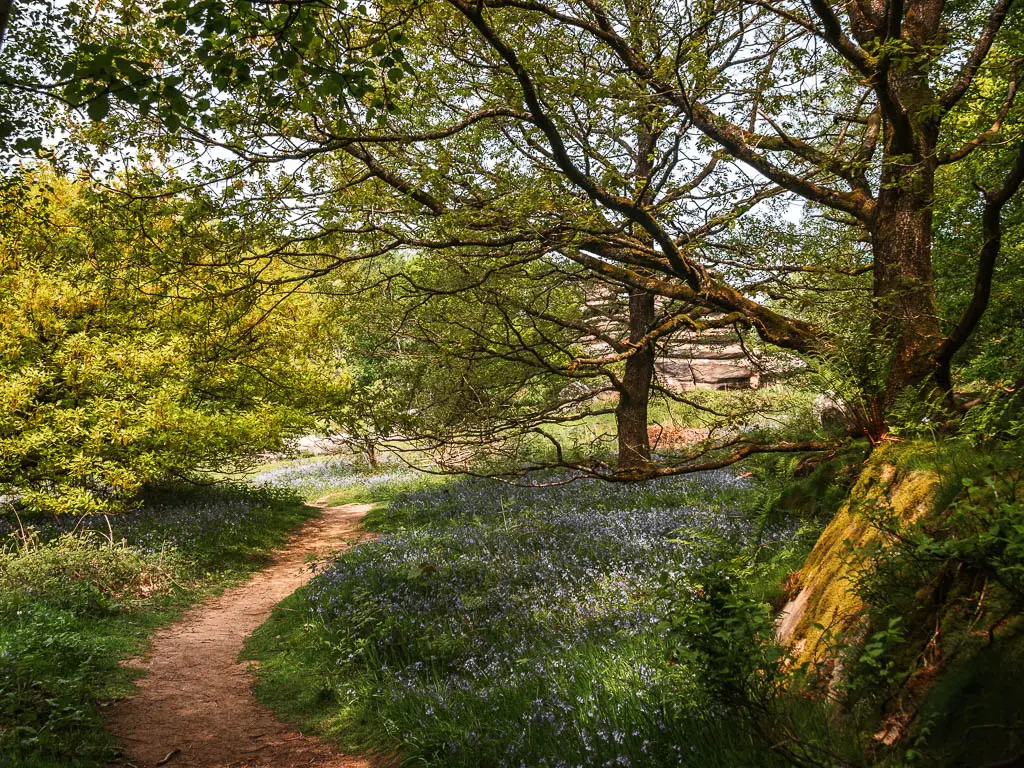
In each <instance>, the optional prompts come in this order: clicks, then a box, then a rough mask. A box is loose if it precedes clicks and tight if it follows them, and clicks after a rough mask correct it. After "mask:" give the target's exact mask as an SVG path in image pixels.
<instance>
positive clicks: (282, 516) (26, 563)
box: [0, 486, 315, 768]
mask: <svg viewBox="0 0 1024 768" xmlns="http://www.w3.org/2000/svg"><path fill="white" fill-rule="evenodd" d="M313 514H315V510H313V509H311V508H309V507H306V506H305V505H303V504H302V503H300V502H299V500H298V499H297V498H296V497H295V496H293V495H288V494H286V493H282V492H277V491H269V490H253V489H251V488H247V487H243V486H215V487H211V488H196V487H193V486H188V487H175V488H164V489H161V490H157V491H152V492H150V493H149V495H148V496H147V498H146V499H145V500H144V503H143V505H142V507H141V508H140V509H138V510H136V511H134V512H130V513H126V514H123V515H119V516H114V517H110V518H109V519H107V518H103V517H99V518H86V519H57V520H52V519H50V520H32V519H29V520H22V521H20V522H19V521H17V520H6V519H5V520H3V521H0V523H2V524H3V525H4V526H5V527H6V529H7V530H6V533H5V535H6V539H5V540H4V543H3V548H2V550H0V764H2V765H4V766H5V768H6V766H51V765H52V766H82V767H83V768H91V767H92V766H101V765H106V764H108V763H109V762H110V760H111V759H112V758H113V757H114V756H115V752H114V747H113V744H111V742H110V739H109V736H108V735H107V733H106V732H105V731H104V729H103V723H102V718H101V715H100V710H101V707H102V702H103V701H105V700H109V699H111V698H113V697H116V696H122V695H126V694H127V693H129V692H130V690H131V687H132V682H131V681H132V673H131V671H130V670H128V669H125V668H124V667H121V666H120V665H119V664H118V662H119V660H121V659H123V658H126V657H129V656H131V655H134V654H137V653H139V652H140V651H141V650H142V649H143V648H144V645H145V640H146V638H147V637H148V635H149V633H150V632H151V631H152V630H153V629H155V628H156V627H158V626H160V625H162V624H164V623H167V622H169V621H171V620H173V619H174V618H175V617H177V616H178V615H180V612H181V611H182V610H183V609H184V608H185V607H187V606H188V605H190V604H192V603H194V602H195V601H197V600H199V599H201V598H202V597H204V596H206V595H208V594H211V593H212V592H214V591H217V590H219V589H222V588H223V587H225V586H227V585H229V584H232V583H235V582H237V581H239V580H240V579H241V578H243V577H244V576H245V575H246V574H247V573H249V572H251V571H252V570H253V569H255V568H258V567H260V566H261V565H262V564H263V563H264V562H266V560H267V559H268V558H269V556H270V553H271V551H272V550H273V549H274V548H275V547H277V546H279V545H280V544H282V543H283V542H284V541H285V540H286V537H287V535H288V532H289V531H290V530H292V529H294V528H295V527H296V526H297V525H299V524H300V523H301V522H303V521H304V520H306V519H308V518H309V517H310V516H312V515H313Z"/></svg>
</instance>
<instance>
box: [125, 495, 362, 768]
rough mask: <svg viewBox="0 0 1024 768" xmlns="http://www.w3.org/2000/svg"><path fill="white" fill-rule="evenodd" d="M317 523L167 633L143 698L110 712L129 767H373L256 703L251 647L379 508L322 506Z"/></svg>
mask: <svg viewBox="0 0 1024 768" xmlns="http://www.w3.org/2000/svg"><path fill="white" fill-rule="evenodd" d="M316 506H321V508H322V509H323V515H322V516H321V517H319V518H318V519H316V520H312V521H310V522H309V523H307V524H306V525H305V526H303V527H302V529H301V530H300V531H299V532H298V533H297V534H296V535H295V536H294V537H293V538H292V540H291V541H290V542H289V543H288V544H287V545H286V547H285V548H284V549H283V550H281V551H280V552H279V553H278V555H277V557H276V558H275V559H274V561H273V563H272V564H271V565H270V566H268V567H267V568H265V569H264V570H262V571H260V572H258V573H257V574H255V575H254V576H253V577H252V578H250V579H249V580H248V581H247V582H245V583H244V584H240V585H239V586H237V587H234V588H232V589H229V590H226V591H225V592H224V593H223V594H221V595H219V596H218V597H216V598H213V599H211V600H208V601H206V602H203V603H202V604H200V605H198V606H196V607H195V608H193V609H192V610H190V611H189V612H188V613H186V614H185V616H184V618H183V619H182V620H181V621H180V622H178V623H177V624H174V625H173V626H170V627H167V628H165V629H162V630H160V631H159V632H157V633H156V634H155V635H154V636H153V639H152V647H151V650H150V653H149V655H148V656H147V657H146V658H143V659H136V660H134V661H133V662H132V665H133V666H135V667H137V668H139V669H141V670H143V671H144V673H145V676H144V677H143V678H142V679H140V680H139V692H138V693H137V694H136V695H134V696H132V697H131V698H127V699H123V700H121V701H119V702H116V703H115V704H114V705H113V706H111V707H110V709H109V710H108V713H109V714H108V720H107V726H108V728H109V729H110V731H111V732H112V733H113V734H114V736H115V737H117V739H118V741H119V742H120V744H121V745H122V747H123V748H124V751H125V756H124V758H123V759H122V760H121V761H120V762H119V763H117V765H120V766H136V767H137V768H153V767H154V766H158V765H167V766H168V768H186V766H188V767H189V768H229V767H230V768H298V767H299V766H316V767H317V768H373V766H374V765H375V762H374V760H373V759H372V758H369V757H365V756H360V757H350V756H345V755H341V754H339V753H338V752H337V751H335V750H334V749H332V748H331V747H328V746H327V745H325V744H322V743H320V742H319V741H316V740H315V739H313V738H311V737H308V736H304V735H302V734H300V733H296V732H294V731H292V730H291V729H290V728H289V727H288V726H286V725H284V724H282V723H280V722H278V721H277V720H276V719H275V718H274V715H273V714H272V713H271V712H269V711H268V710H266V709H264V708H263V707H262V706H260V705H259V704H258V703H257V702H256V700H255V699H254V698H253V696H252V692H251V690H250V686H251V683H252V680H251V678H250V676H249V675H248V673H247V672H246V665H245V664H244V663H242V664H239V663H238V655H239V653H241V650H242V644H243V643H244V642H245V639H246V638H247V637H248V636H249V635H250V634H252V632H253V631H254V630H255V629H256V628H257V627H258V626H259V625H260V624H262V623H263V622H264V621H265V620H266V618H267V617H268V616H269V615H270V611H271V609H272V608H273V607H274V606H275V605H276V604H277V603H279V602H280V601H281V600H283V599H284V598H285V597H287V596H288V595H290V594H291V593H292V592H294V591H295V590H296V589H298V588H299V587H300V586H302V585H303V584H304V583H306V582H307V581H308V580H309V578H310V576H311V575H312V574H311V572H310V568H309V564H308V559H309V557H310V556H314V557H315V556H317V555H327V554H329V553H330V552H332V551H335V550H337V549H340V548H342V547H344V546H345V545H346V543H347V542H353V541H356V540H358V539H361V538H366V537H367V536H368V534H366V533H364V532H363V531H362V530H361V529H360V526H359V524H360V521H361V520H362V518H363V515H365V514H366V513H367V512H368V511H369V510H370V509H371V508H372V506H373V505H371V504H346V505H344V506H339V507H329V506H325V505H320V504H317V505H316Z"/></svg>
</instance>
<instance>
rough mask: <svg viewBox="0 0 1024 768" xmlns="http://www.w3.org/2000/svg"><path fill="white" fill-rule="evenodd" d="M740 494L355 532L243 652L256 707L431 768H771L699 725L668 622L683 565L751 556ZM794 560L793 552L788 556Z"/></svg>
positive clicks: (721, 477) (711, 476) (717, 725)
mask: <svg viewBox="0 0 1024 768" xmlns="http://www.w3.org/2000/svg"><path fill="white" fill-rule="evenodd" d="M750 493H751V486H750V484H749V483H747V482H744V481H742V480H737V479H736V478H735V476H733V475H731V474H728V473H724V472H719V473H708V474H705V475H701V476H697V477H690V478H682V479H671V480H664V481H657V482H652V483H645V484H641V485H634V486H628V487H622V486H614V485H610V484H602V483H599V482H593V481H588V482H576V483H572V484H569V485H564V486H556V487H549V488H514V487H510V486H507V485H504V484H501V483H498V482H495V481H490V482H488V481H473V480H460V481H456V482H453V483H450V484H448V485H446V486H444V487H440V488H429V489H425V490H421V491H418V492H413V493H407V494H404V495H399V496H398V497H396V498H395V499H394V501H392V503H391V505H390V507H389V508H388V509H387V510H378V511H377V512H375V513H371V516H369V517H368V519H367V523H368V525H370V526H372V527H375V528H376V529H377V530H379V531H381V532H382V533H383V535H382V536H381V537H380V538H379V539H378V540H377V541H375V542H368V543H363V544H360V545H358V546H356V547H354V548H353V549H352V550H350V551H349V552H348V553H347V554H345V555H343V556H341V557H339V558H338V559H337V560H335V561H334V562H333V563H331V564H330V565H329V566H328V567H327V568H326V569H325V570H324V571H323V572H322V573H321V574H320V575H319V576H318V577H317V578H315V579H314V581H313V582H311V583H310V584H309V585H308V586H307V587H306V588H304V589H302V590H300V591H299V592H298V593H296V594H295V595H293V596H292V597H290V598H289V599H287V600H286V601H285V602H284V603H283V604H282V605H281V606H280V607H279V609H278V610H277V611H275V613H274V615H273V617H272V618H271V619H270V620H269V621H268V622H267V623H266V624H264V626H263V627H261V629H260V630H258V631H257V633H256V634H255V635H254V636H253V638H252V639H251V640H250V642H249V644H248V646H247V655H248V656H249V657H250V658H257V659H260V661H261V664H260V666H259V669H258V676H259V683H258V685H257V694H258V696H259V697H260V698H261V699H262V700H263V701H264V702H265V703H267V704H269V705H270V706H271V707H272V708H273V709H274V710H275V711H276V712H277V713H278V714H279V715H281V716H284V717H286V718H288V719H290V720H292V721H295V722H298V723H301V724H302V726H303V728H314V729H316V730H317V731H319V732H320V733H321V734H325V735H327V736H328V737H331V738H333V739H335V740H338V741H341V742H342V743H343V744H344V745H345V746H347V747H349V748H353V749H366V748H369V749H374V750H381V751H386V752H392V751H395V750H397V752H398V754H400V756H401V757H402V759H403V760H404V761H406V762H408V763H410V764H425V765H438V766H440V765H444V766H459V765H465V766H477V765H494V766H502V765H509V766H520V765H527V766H563V765H564V766H577V765H578V766H599V765H604V766H613V765H622V766H626V765H636V766H641V765H673V766H675V765H692V766H702V767H704V766H712V767H713V766H723V768H724V767H727V766H741V765H761V766H772V765H782V764H784V763H782V762H781V761H780V760H778V759H776V758H775V757H774V756H773V755H772V754H771V753H769V752H766V751H765V749H764V747H763V745H762V744H761V742H760V741H759V740H758V739H757V738H756V737H755V734H753V733H752V732H750V731H744V730H737V729H736V728H735V727H733V723H732V722H731V721H730V720H729V718H728V716H727V715H726V714H725V713H724V712H723V711H722V710H721V709H720V708H716V707H713V706H712V707H709V706H706V704H707V701H706V699H704V698H703V697H702V696H701V695H700V691H701V689H702V685H703V683H702V681H701V680H700V679H699V677H698V676H696V675H695V674H694V669H693V668H692V667H690V666H689V665H687V664H685V663H682V661H681V658H680V657H679V655H678V653H677V648H676V646H675V641H674V639H673V638H672V636H671V632H670V627H669V626H668V623H667V620H668V618H669V617H670V615H671V607H672V605H673V604H674V603H675V602H676V600H677V598H678V597H679V593H678V590H679V589H680V588H681V586H682V584H683V583H684V582H685V580H686V578H687V574H691V573H694V572H696V571H697V570H698V569H700V568H702V567H708V566H710V563H709V562H708V561H706V559H705V558H704V556H703V554H702V553H710V552H711V550H709V549H707V548H701V547H698V546H694V542H696V541H714V542H715V546H716V547H717V548H718V549H716V550H715V551H716V552H718V551H720V550H728V551H731V552H734V553H736V552H741V551H746V552H750V551H752V550H751V549H750V547H751V545H752V544H753V543H754V537H755V536H757V537H758V543H757V546H756V547H755V549H757V551H759V552H760V554H759V555H758V556H759V557H761V558H763V559H764V560H768V559H770V552H771V551H777V550H779V549H781V548H782V545H783V542H790V541H792V539H793V534H794V531H793V530H792V529H791V528H789V527H786V528H779V527H778V526H759V525H755V524H753V523H752V522H751V520H750V518H749V516H748V515H747V514H746V512H745V511H744V509H743V507H742V505H743V503H744V502H745V500H746V499H748V498H749V496H750ZM805 548H806V545H805Z"/></svg>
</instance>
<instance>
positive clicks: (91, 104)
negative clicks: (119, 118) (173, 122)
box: [85, 91, 110, 123]
mask: <svg viewBox="0 0 1024 768" xmlns="http://www.w3.org/2000/svg"><path fill="white" fill-rule="evenodd" d="M85 111H86V114H88V115H89V119H90V120H92V121H93V122H94V123H98V122H99V121H100V120H102V119H103V118H105V117H106V116H107V114H108V113H109V112H110V96H109V95H108V94H107V92H106V91H103V92H102V93H99V94H97V95H96V96H94V97H93V98H91V99H90V100H89V101H88V102H87V103H86V105H85Z"/></svg>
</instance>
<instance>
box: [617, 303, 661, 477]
mask: <svg viewBox="0 0 1024 768" xmlns="http://www.w3.org/2000/svg"><path fill="white" fill-rule="evenodd" d="M653 325H654V294H652V293H649V292H647V291H641V290H636V289H633V290H631V291H630V294H629V340H630V342H632V343H634V344H635V343H637V342H639V341H640V340H641V339H643V338H644V336H645V335H646V334H647V332H648V331H649V330H650V328H651V327H652V326H653ZM653 377H654V344H653V343H648V344H647V345H646V346H644V347H643V348H642V349H639V350H637V352H636V353H635V354H633V355H631V356H630V357H628V358H627V359H626V372H625V374H624V375H623V377H622V379H621V382H620V385H619V387H618V390H619V404H618V406H617V407H616V409H615V426H616V429H617V431H618V436H619V469H635V468H637V467H644V466H647V465H648V464H650V463H651V441H650V437H649V436H648V434H647V406H648V403H649V401H650V394H651V380H652V379H653Z"/></svg>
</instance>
